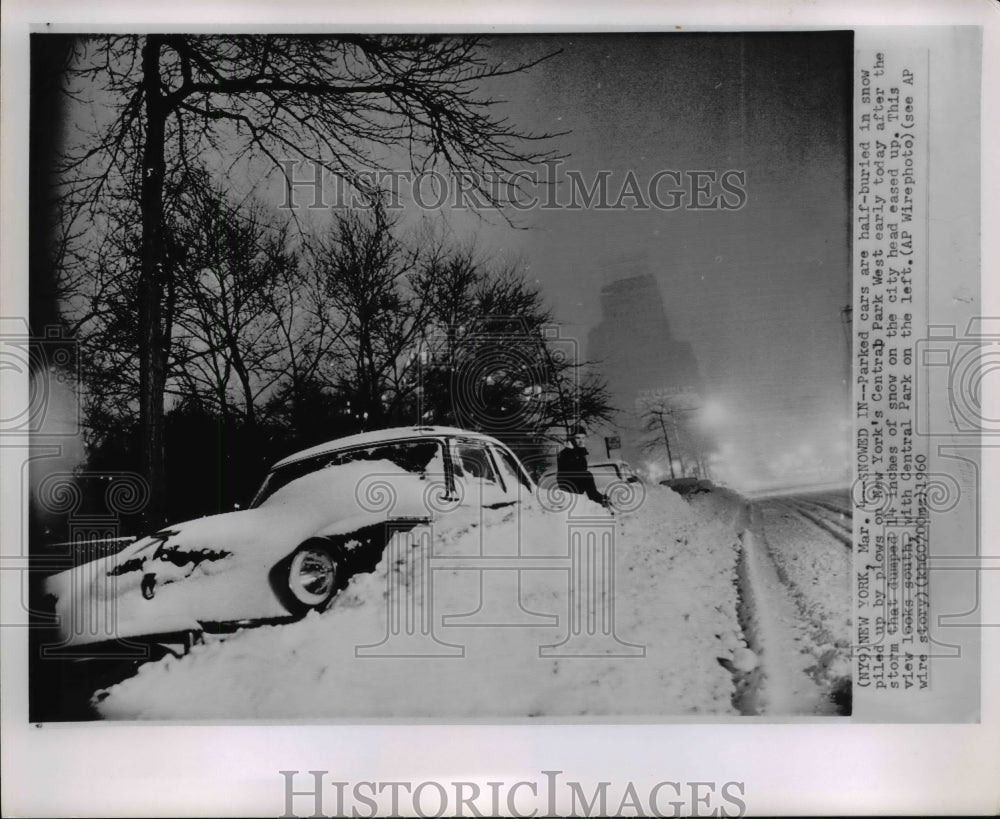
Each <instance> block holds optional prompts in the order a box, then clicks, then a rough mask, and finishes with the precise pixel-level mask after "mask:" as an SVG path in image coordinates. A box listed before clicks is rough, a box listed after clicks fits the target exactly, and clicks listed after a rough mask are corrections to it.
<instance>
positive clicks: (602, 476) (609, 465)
mask: <svg viewBox="0 0 1000 819" xmlns="http://www.w3.org/2000/svg"><path fill="white" fill-rule="evenodd" d="M587 469H588V471H589V472H590V474H591V475H593V476H594V485H595V486H596V487H597V491H598V492H602V493H604V494H608V493H609V492H610V493H611V495H614V494H615V493H616V490H618V491H624V492H629V490H630V488H629V487H628V486H627V485H628V484H636V483H642V479H641V478H640V477H639V476H638V475H636V474H635V472H633V471H632V467H630V466H629V465H628V462H626V461H622V460H607V461H593V462H592V463H589V464H588V465H587ZM557 483H558V472H557V470H555V469H550V470H548V471H547V472H545V474H543V475H542V476H541V477H540V478H539V479H538V485H539V487H540V488H541V489H542V490H543V491H545V492H551V491H552V490H553V488H554V487H556V486H557ZM612 500H613V498H612Z"/></svg>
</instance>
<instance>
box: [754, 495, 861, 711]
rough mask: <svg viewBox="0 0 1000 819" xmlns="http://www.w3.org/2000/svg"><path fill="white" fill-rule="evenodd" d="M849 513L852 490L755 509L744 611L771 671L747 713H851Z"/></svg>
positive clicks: (772, 501)
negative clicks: (848, 493)
mask: <svg viewBox="0 0 1000 819" xmlns="http://www.w3.org/2000/svg"><path fill="white" fill-rule="evenodd" d="M849 510H850V504H849V498H848V496H847V494H846V492H845V493H843V495H837V494H835V493H826V494H824V495H796V496H782V497H777V498H768V499H762V500H757V501H754V502H753V503H752V504H751V506H750V522H749V526H748V527H747V529H746V531H745V532H744V535H743V559H742V561H741V574H742V575H743V577H744V581H743V588H744V590H745V597H744V601H745V604H746V605H745V606H744V608H743V609H742V610H741V613H742V614H743V616H744V631H745V633H746V636H747V640H748V642H749V644H750V645H751V647H752V648H754V649H755V650H756V651H758V652H759V653H760V656H761V661H762V662H761V665H762V667H763V668H764V669H765V670H766V673H765V674H764V675H763V676H762V677H761V678H760V679H759V680H756V681H755V684H754V685H753V686H752V687H751V690H750V691H749V692H748V696H747V697H746V698H745V699H744V710H745V711H746V712H748V713H765V714H770V715H778V714H816V715H830V714H849V713H850V702H851V696H850V691H851V680H850V675H851V657H850V643H851V621H850V612H851V586H850V581H851V554H852V552H851V540H850V535H849V533H850V526H851V523H850V511H849Z"/></svg>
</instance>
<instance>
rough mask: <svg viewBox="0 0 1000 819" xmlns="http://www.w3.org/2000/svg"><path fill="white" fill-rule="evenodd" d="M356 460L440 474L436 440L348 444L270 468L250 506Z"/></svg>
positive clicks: (441, 461) (417, 472)
mask: <svg viewBox="0 0 1000 819" xmlns="http://www.w3.org/2000/svg"><path fill="white" fill-rule="evenodd" d="M357 461H389V462H390V463H393V464H395V465H396V466H398V467H399V468H400V469H403V470H405V471H406V472H411V473H413V474H415V475H420V476H421V477H426V476H428V475H430V476H432V477H439V476H443V475H444V458H443V455H442V452H441V444H440V443H439V442H438V441H393V442H389V443H384V444H383V443H380V444H373V445H371V446H362V447H352V448H351V449H342V450H337V451H334V452H324V453H322V454H320V455H314V456H312V457H311V458H303V459H302V460H301V461H293V462H292V463H290V464H285V465H284V466H282V467H279V468H278V469H273V470H271V472H270V473H268V476H267V477H266V478H265V479H264V483H263V485H262V486H261V488H260V489H259V490H258V491H257V495H256V497H254V499H253V503H252V504H251V506H260V505H261V504H262V503H264V501H266V500H267V499H268V498H269V497H271V496H272V495H273V494H274V493H275V492H277V491H278V490H279V489H281V488H282V487H284V486H287V485H288V484H290V483H291V482H292V481H295V480H298V479H299V478H302V477H304V476H306V475H311V474H312V473H314V472H318V471H319V470H321V469H327V468H329V467H331V466H342V465H343V464H348V463H355V462H357Z"/></svg>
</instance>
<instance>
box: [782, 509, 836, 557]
mask: <svg viewBox="0 0 1000 819" xmlns="http://www.w3.org/2000/svg"><path fill="white" fill-rule="evenodd" d="M781 504H782V505H783V506H785V507H786V508H787V509H789V510H791V511H792V512H794V513H795V514H796V515H799V516H801V517H803V518H805V519H806V520H808V521H809V522H810V523H812V524H814V525H816V526H818V527H819V528H820V529H822V530H823V531H824V532H827V533H829V534H831V535H833V536H834V537H835V538H837V540H839V541H840V542H841V543H842V544H843V545H844V546H846V547H847V548H848V549H853V548H854V533H853V532H852V531H851V530H850V529H848V528H847V527H846V526H844V525H843V524H842V523H840V522H839V521H834V520H832V519H830V518H829V517H824V516H823V515H821V514H817V513H816V511H815V507H812V506H811V502H809V501H798V500H784V501H781Z"/></svg>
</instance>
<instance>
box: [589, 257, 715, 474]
mask: <svg viewBox="0 0 1000 819" xmlns="http://www.w3.org/2000/svg"><path fill="white" fill-rule="evenodd" d="M601 313H602V319H601V323H600V324H598V325H597V326H596V327H594V329H593V330H591V331H590V335H589V338H588V341H587V359H588V360H589V361H592V362H595V367H596V368H597V370H598V371H599V372H600V373H601V375H602V376H603V377H604V378H605V380H606V381H607V383H608V388H609V390H610V392H611V396H612V401H613V402H614V404H615V406H616V407H618V408H619V409H620V410H621V412H620V414H619V416H618V418H617V419H616V421H617V427H618V430H619V432H620V437H621V443H622V446H621V455H622V457H624V458H626V459H628V460H630V461H633V462H637V463H641V462H643V461H645V460H650V459H651V458H653V459H659V460H661V461H662V460H663V457H664V456H665V452H664V453H659V454H657V453H655V447H654V448H652V449H651V448H650V447H648V446H646V444H647V443H648V442H649V440H650V439H652V440H654V441H655V440H656V436H655V435H650V434H647V433H646V432H645V429H644V428H645V425H646V419H645V417H644V416H645V415H646V414H647V411H648V408H649V407H650V406H652V405H657V404H658V405H659V406H661V407H665V408H667V409H668V410H670V412H669V414H668V415H667V417H666V420H667V423H666V425H665V427H666V434H667V435H668V436H669V438H670V439H671V441H672V442H673V449H674V450H676V451H672V452H671V455H672V457H673V458H674V460H675V462H676V461H678V460H686V459H685V457H684V456H685V451H686V452H687V455H689V456H690V459H691V460H692V461H697V460H698V458H697V452H696V450H697V449H698V448H699V447H698V444H697V443H696V442H695V437H694V433H693V432H692V431H691V424H690V423H689V418H687V417H686V413H687V412H688V411H690V410H692V409H694V408H695V407H697V406H698V405H699V404H700V401H701V396H702V393H703V385H702V379H701V373H700V372H699V370H698V362H697V360H696V359H695V357H694V353H693V352H692V349H691V345H690V344H689V343H688V342H686V341H679V340H678V339H676V338H674V336H673V334H672V333H671V331H670V322H669V321H668V320H667V313H666V309H665V307H664V304H663V297H662V295H661V293H660V289H659V286H658V285H657V282H656V279H655V278H654V277H653V276H651V275H649V274H641V275H635V276H630V277H628V278H622V279H618V280H616V281H612V282H610V283H609V284H606V285H605V286H604V287H603V288H602V289H601ZM661 437H662V436H661ZM651 452H652V453H653V454H652V455H651V454H650V453H651ZM684 467H685V468H686V469H687V468H688V467H687V464H686V463H685V464H684ZM692 468H693V469H695V470H696V471H698V470H699V467H698V465H697V464H696V465H695V466H694V467H692Z"/></svg>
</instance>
